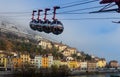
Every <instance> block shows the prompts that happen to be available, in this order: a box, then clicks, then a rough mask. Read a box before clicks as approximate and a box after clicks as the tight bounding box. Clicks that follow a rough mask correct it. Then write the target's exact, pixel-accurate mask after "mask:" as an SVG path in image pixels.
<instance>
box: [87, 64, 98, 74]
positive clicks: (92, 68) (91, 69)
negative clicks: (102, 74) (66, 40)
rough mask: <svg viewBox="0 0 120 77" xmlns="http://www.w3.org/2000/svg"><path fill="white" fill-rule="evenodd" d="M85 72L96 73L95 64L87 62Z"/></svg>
mask: <svg viewBox="0 0 120 77" xmlns="http://www.w3.org/2000/svg"><path fill="white" fill-rule="evenodd" d="M87 71H88V72H92V71H96V62H88V63H87Z"/></svg>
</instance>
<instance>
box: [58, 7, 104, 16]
mask: <svg viewBox="0 0 120 77" xmlns="http://www.w3.org/2000/svg"><path fill="white" fill-rule="evenodd" d="M100 7H104V6H103V5H102V6H94V7H88V8H83V9H76V10H70V11H63V12H59V13H57V14H62V13H69V12H76V11H82V10H89V9H94V8H100Z"/></svg>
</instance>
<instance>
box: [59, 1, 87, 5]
mask: <svg viewBox="0 0 120 77" xmlns="http://www.w3.org/2000/svg"><path fill="white" fill-rule="evenodd" d="M86 1H89V0H77V1H73V2H68V3H64V4H61V5H70V4H74V3H79V2H86Z"/></svg>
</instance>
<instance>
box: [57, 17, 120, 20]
mask: <svg viewBox="0 0 120 77" xmlns="http://www.w3.org/2000/svg"><path fill="white" fill-rule="evenodd" d="M103 19H104V20H108V19H120V18H117V17H110V18H75V19H74V18H68V19H59V20H103Z"/></svg>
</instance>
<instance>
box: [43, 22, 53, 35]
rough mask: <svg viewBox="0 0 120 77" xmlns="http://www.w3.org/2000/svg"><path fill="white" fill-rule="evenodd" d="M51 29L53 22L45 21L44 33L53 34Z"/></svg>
mask: <svg viewBox="0 0 120 77" xmlns="http://www.w3.org/2000/svg"><path fill="white" fill-rule="evenodd" d="M51 29H52V26H51V22H50V21H49V20H45V21H44V22H43V31H44V32H45V33H51Z"/></svg>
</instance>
